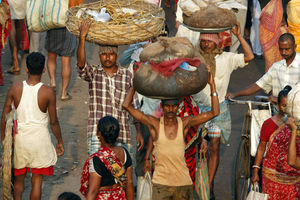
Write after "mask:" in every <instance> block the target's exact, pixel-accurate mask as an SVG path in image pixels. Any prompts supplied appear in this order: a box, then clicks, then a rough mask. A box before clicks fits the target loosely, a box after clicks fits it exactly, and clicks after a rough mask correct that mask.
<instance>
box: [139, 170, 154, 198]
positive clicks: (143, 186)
mask: <svg viewBox="0 0 300 200" xmlns="http://www.w3.org/2000/svg"><path fill="white" fill-rule="evenodd" d="M139 181H140V182H139V185H140V187H139V188H138V190H137V197H138V199H139V200H152V180H151V175H150V172H146V174H145V175H144V177H143V178H142V179H141V180H139Z"/></svg>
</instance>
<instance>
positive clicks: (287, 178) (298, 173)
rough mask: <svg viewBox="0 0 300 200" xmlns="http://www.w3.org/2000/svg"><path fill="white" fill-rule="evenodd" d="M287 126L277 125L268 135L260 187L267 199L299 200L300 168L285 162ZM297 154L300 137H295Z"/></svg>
mask: <svg viewBox="0 0 300 200" xmlns="http://www.w3.org/2000/svg"><path fill="white" fill-rule="evenodd" d="M290 137H291V131H290V129H289V127H287V126H285V125H283V126H281V127H279V128H278V129H277V130H276V131H275V132H274V133H273V134H272V135H271V137H270V140H269V142H268V148H267V154H266V157H265V158H264V161H263V177H262V188H263V193H266V194H269V200H278V199H284V200H295V199H296V200H299V199H300V170H297V169H294V168H293V167H291V166H289V164H288V163H287V152H288V145H289V141H290ZM296 145H297V156H300V137H297V144H296Z"/></svg>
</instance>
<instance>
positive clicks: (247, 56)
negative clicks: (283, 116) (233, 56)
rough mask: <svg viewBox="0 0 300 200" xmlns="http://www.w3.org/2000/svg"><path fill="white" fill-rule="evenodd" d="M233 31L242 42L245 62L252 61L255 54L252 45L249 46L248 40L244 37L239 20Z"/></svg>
mask: <svg viewBox="0 0 300 200" xmlns="http://www.w3.org/2000/svg"><path fill="white" fill-rule="evenodd" d="M231 31H232V33H233V34H234V35H235V36H236V37H237V39H238V40H239V41H240V43H241V46H242V48H243V52H244V60H245V62H246V63H247V62H250V61H251V60H253V59H254V55H253V52H252V50H251V47H250V46H249V44H248V42H247V41H246V40H245V39H244V37H243V35H242V34H241V27H240V23H239V22H237V24H236V26H235V27H234V28H233V29H232V30H231Z"/></svg>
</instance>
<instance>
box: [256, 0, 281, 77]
mask: <svg viewBox="0 0 300 200" xmlns="http://www.w3.org/2000/svg"><path fill="white" fill-rule="evenodd" d="M282 17H283V8H282V0H271V1H270V2H269V3H268V4H267V5H266V6H265V7H264V8H263V10H262V12H261V15H260V18H259V19H260V24H259V40H260V44H261V47H262V50H263V54H264V58H265V62H266V72H267V71H268V70H269V68H270V67H271V66H272V65H273V63H274V62H277V61H279V60H282V57H281V55H280V52H279V48H278V39H279V37H280V35H282V34H283V33H286V32H287V26H286V25H282Z"/></svg>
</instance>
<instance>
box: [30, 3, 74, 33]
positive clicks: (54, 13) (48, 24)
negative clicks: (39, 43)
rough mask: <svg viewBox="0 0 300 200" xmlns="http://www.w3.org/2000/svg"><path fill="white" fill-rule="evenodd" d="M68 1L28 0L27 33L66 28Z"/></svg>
mask: <svg viewBox="0 0 300 200" xmlns="http://www.w3.org/2000/svg"><path fill="white" fill-rule="evenodd" d="M68 7H69V1H68V0H63V1H61V0H48V1H44V0H28V2H27V9H26V22H27V26H28V30H29V31H34V32H43V31H47V30H50V29H54V28H61V27H65V26H66V11H67V10H68Z"/></svg>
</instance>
